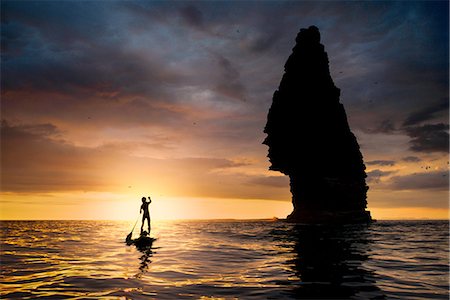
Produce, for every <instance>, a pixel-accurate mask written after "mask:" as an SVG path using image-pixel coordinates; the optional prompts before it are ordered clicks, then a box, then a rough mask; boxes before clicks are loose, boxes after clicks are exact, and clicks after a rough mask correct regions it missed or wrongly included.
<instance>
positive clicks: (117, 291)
mask: <svg viewBox="0 0 450 300" xmlns="http://www.w3.org/2000/svg"><path fill="white" fill-rule="evenodd" d="M0 225H1V232H2V240H1V261H0V263H1V278H0V285H1V286H0V287H1V289H0V291H1V292H0V293H1V294H0V296H1V298H2V299H39V298H43V299H200V298H201V299H213V298H222V299H297V298H301V299H308V298H309V299H310V298H316V299H317V298H325V299H335V298H344V299H408V300H409V299H448V297H449V257H448V255H449V252H448V250H449V244H448V241H449V240H448V237H449V235H448V229H449V226H448V221H378V222H376V223H373V224H370V225H347V226H324V225H316V226H308V225H295V224H289V223H285V222H282V221H275V222H274V221H268V220H255V221H221V220H217V221H160V222H152V232H151V236H152V237H155V238H156V239H157V240H156V241H155V242H154V243H153V245H152V246H151V247H148V248H146V249H137V248H136V247H135V246H133V245H131V246H127V245H126V244H125V243H124V239H125V237H126V235H127V234H128V233H129V232H130V230H131V227H132V225H133V224H132V223H130V222H120V221H2V222H0Z"/></svg>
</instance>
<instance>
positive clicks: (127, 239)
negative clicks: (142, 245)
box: [125, 231, 133, 243]
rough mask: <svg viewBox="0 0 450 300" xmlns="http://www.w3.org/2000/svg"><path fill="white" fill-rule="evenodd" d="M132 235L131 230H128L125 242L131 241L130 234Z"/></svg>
mask: <svg viewBox="0 0 450 300" xmlns="http://www.w3.org/2000/svg"><path fill="white" fill-rule="evenodd" d="M132 235H133V231H132V232H130V233H129V234H128V235H127V238H126V239H125V242H127V243H129V242H131V236H132Z"/></svg>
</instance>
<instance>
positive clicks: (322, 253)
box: [274, 225, 385, 299]
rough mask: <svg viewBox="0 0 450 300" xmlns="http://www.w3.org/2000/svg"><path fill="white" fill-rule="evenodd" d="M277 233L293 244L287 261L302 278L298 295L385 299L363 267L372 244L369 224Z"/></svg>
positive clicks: (298, 228)
mask: <svg viewBox="0 0 450 300" xmlns="http://www.w3.org/2000/svg"><path fill="white" fill-rule="evenodd" d="M274 235H275V236H277V235H278V236H279V238H280V239H286V240H288V241H293V243H294V244H293V251H294V252H295V257H294V259H292V260H290V261H289V262H288V263H289V265H290V266H291V268H292V270H293V272H294V273H295V275H296V276H297V277H298V279H299V283H298V284H297V285H295V286H294V288H293V289H292V294H293V295H294V296H295V297H298V298H302V299H305V298H307V299H308V298H321V299H324V298H327V299H328V298H344V299H349V298H352V297H354V298H356V299H385V296H384V293H383V292H382V291H381V290H380V289H379V288H378V287H377V286H376V281H375V279H374V276H373V275H374V272H373V271H371V270H368V269H366V268H365V267H364V266H363V263H364V262H365V261H366V260H367V259H369V253H370V247H371V240H370V234H369V229H368V226H367V225H345V226H325V225H294V226H293V227H292V228H289V229H288V230H287V231H286V230H284V231H281V232H280V231H278V232H276V233H275V234H274Z"/></svg>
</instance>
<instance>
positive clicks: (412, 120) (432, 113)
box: [403, 98, 449, 126]
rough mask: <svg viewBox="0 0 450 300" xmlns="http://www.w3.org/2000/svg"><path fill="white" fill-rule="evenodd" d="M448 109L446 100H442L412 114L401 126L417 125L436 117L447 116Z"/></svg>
mask: <svg viewBox="0 0 450 300" xmlns="http://www.w3.org/2000/svg"><path fill="white" fill-rule="evenodd" d="M448 108H449V106H448V98H442V99H441V100H440V101H439V102H437V103H433V104H431V105H428V106H427V107H424V108H422V109H420V110H418V111H415V112H413V113H412V114H411V115H409V116H408V118H407V119H406V120H405V122H403V126H411V125H418V124H420V123H422V122H424V121H429V120H431V119H433V118H434V117H436V116H437V115H440V114H442V115H447V114H448Z"/></svg>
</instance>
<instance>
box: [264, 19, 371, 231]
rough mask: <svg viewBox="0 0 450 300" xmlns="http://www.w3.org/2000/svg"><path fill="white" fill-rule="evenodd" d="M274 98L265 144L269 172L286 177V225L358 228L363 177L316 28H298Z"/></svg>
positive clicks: (362, 217) (363, 215) (363, 217)
mask: <svg viewBox="0 0 450 300" xmlns="http://www.w3.org/2000/svg"><path fill="white" fill-rule="evenodd" d="M284 70H285V73H284V75H283V78H282V80H281V83H280V86H279V87H278V90H276V91H275V93H274V95H273V102H272V106H271V107H270V110H269V113H268V116H267V124H266V127H265V128H264V132H265V133H266V134H267V138H266V139H265V140H264V142H263V143H264V144H266V145H267V146H269V154H268V157H269V160H270V162H271V167H270V170H274V171H280V172H282V173H284V174H286V175H288V176H289V178H290V186H291V193H292V203H293V206H294V210H293V212H292V213H291V214H290V215H289V216H288V217H287V220H289V221H293V222H305V223H330V222H339V223H359V222H368V221H370V220H371V217H370V213H369V212H368V211H366V210H365V209H366V206H367V201H366V194H367V190H368V186H367V185H366V181H365V178H366V173H365V165H364V162H363V157H362V154H361V152H360V149H359V145H358V142H357V141H356V137H355V136H354V135H353V133H352V132H351V131H350V127H349V125H348V122H347V116H346V114H345V110H344V106H343V105H342V104H341V103H339V96H340V90H339V89H338V88H337V87H336V86H335V85H334V83H333V80H332V78H331V76H330V71H329V67H328V56H327V53H326V52H325V50H324V46H323V45H322V44H320V33H319V30H318V28H317V27H315V26H311V27H309V28H308V29H301V30H300V32H299V33H298V35H297V38H296V45H295V47H294V48H293V51H292V54H291V55H290V56H289V58H288V60H287V62H286V64H285V66H284Z"/></svg>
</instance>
